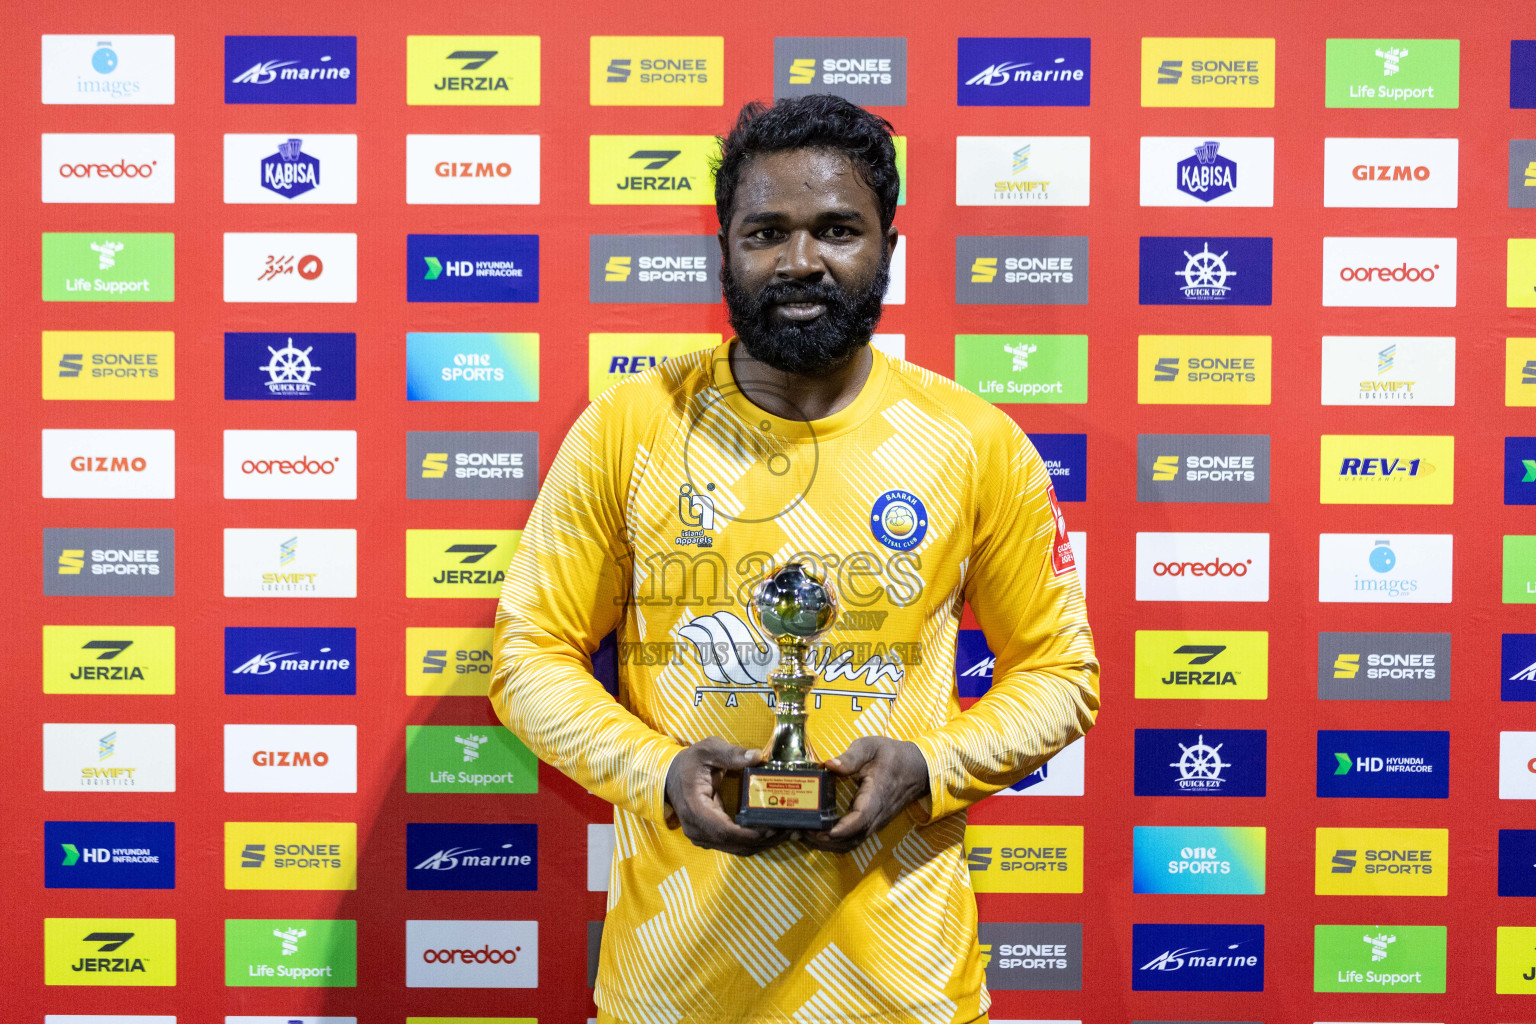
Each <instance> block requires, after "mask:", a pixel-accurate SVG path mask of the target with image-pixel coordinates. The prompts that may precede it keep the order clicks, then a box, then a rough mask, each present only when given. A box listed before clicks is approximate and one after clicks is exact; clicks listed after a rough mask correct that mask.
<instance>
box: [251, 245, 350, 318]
mask: <svg viewBox="0 0 1536 1024" xmlns="http://www.w3.org/2000/svg"><path fill="white" fill-rule="evenodd" d="M224 301H225V302H356V301H357V236H356V235H350V234H314V233H279V234H235V233H226V234H225V235H224Z"/></svg>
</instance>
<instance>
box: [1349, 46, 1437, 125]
mask: <svg viewBox="0 0 1536 1024" xmlns="http://www.w3.org/2000/svg"><path fill="white" fill-rule="evenodd" d="M1327 47H1328V49H1327V54H1328V70H1327V77H1326V84H1325V86H1324V93H1323V96H1324V105H1325V106H1328V107H1368V108H1371V109H1375V110H1403V109H1415V108H1428V107H1439V108H1445V109H1452V110H1454V109H1455V108H1456V107H1457V106H1458V105H1459V103H1460V97H1461V41H1460V40H1458V39H1330V40H1328V41H1327Z"/></svg>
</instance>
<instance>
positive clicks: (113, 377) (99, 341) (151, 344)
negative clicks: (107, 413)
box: [43, 331, 176, 402]
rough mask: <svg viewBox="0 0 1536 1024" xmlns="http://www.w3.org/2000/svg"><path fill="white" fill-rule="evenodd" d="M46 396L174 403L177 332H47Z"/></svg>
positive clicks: (45, 335)
mask: <svg viewBox="0 0 1536 1024" xmlns="http://www.w3.org/2000/svg"><path fill="white" fill-rule="evenodd" d="M43 398H44V399H45V400H47V401H77V402H169V401H172V400H174V399H175V398H176V334H175V332H174V331H44V332H43Z"/></svg>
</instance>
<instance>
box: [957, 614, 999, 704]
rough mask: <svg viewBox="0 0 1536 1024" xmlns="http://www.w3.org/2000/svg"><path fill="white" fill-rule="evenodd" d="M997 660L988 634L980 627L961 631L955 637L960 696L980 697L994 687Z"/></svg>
mask: <svg viewBox="0 0 1536 1024" xmlns="http://www.w3.org/2000/svg"><path fill="white" fill-rule="evenodd" d="M995 660H996V659H994V658H993V657H992V651H991V649H990V648H988V647H987V637H986V634H984V633H982V631H981V630H979V629H962V630H960V631H959V634H958V635H957V636H956V637H955V686H956V687H957V688H958V691H959V694H960V696H962V697H980V696H981V695H982V694H984V693H986V692H987V691H988V690H990V689H991V688H992V665H993V662H994V661H995Z"/></svg>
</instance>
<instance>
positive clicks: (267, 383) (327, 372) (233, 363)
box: [224, 331, 357, 402]
mask: <svg viewBox="0 0 1536 1024" xmlns="http://www.w3.org/2000/svg"><path fill="white" fill-rule="evenodd" d="M356 398H357V335H356V334H352V333H341V332H336V333H305V332H277V333H267V332H245V331H226V332H224V399H225V401H282V402H286V401H320V402H324V401H332V402H350V401H353V400H354V399H356Z"/></svg>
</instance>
